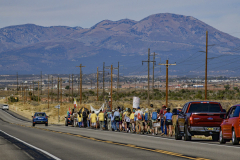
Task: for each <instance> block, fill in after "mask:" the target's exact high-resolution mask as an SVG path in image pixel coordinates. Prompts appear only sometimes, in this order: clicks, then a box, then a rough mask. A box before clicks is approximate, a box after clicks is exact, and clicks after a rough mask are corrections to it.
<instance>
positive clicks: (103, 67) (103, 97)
mask: <svg viewBox="0 0 240 160" xmlns="http://www.w3.org/2000/svg"><path fill="white" fill-rule="evenodd" d="M102 72H103V101H104V95H105V93H104V92H105V89H104V76H105V62H103V71H102Z"/></svg>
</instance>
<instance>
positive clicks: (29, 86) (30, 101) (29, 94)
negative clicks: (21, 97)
mask: <svg viewBox="0 0 240 160" xmlns="http://www.w3.org/2000/svg"><path fill="white" fill-rule="evenodd" d="M30 91H31V84H29V92H28V93H30ZM31 93H32V92H31ZM29 98H30V102H31V101H32V98H31V95H30V94H29Z"/></svg>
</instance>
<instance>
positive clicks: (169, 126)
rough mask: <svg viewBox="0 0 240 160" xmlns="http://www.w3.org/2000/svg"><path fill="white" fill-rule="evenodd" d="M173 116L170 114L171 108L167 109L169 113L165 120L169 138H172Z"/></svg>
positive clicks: (165, 115) (166, 114)
mask: <svg viewBox="0 0 240 160" xmlns="http://www.w3.org/2000/svg"><path fill="white" fill-rule="evenodd" d="M172 116H173V114H172V113H171V112H170V108H167V113H165V114H164V120H165V124H166V127H167V136H168V135H170V136H171V137H172V124H173V123H172Z"/></svg>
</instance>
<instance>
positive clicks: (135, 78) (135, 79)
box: [135, 78, 137, 92]
mask: <svg viewBox="0 0 240 160" xmlns="http://www.w3.org/2000/svg"><path fill="white" fill-rule="evenodd" d="M136 82H137V78H135V92H136V87H137V86H136Z"/></svg>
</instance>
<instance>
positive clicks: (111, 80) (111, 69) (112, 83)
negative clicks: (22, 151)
mask: <svg viewBox="0 0 240 160" xmlns="http://www.w3.org/2000/svg"><path fill="white" fill-rule="evenodd" d="M112 75H113V65H111V103H110V109H111V110H112V85H113V77H112Z"/></svg>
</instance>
